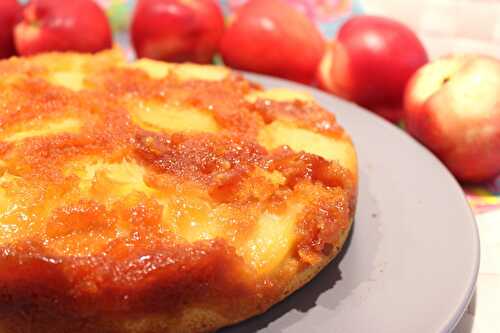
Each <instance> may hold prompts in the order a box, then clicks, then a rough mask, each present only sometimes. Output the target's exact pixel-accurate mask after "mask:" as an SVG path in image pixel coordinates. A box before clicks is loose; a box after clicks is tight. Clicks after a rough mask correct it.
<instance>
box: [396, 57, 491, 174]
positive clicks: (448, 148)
mask: <svg viewBox="0 0 500 333" xmlns="http://www.w3.org/2000/svg"><path fill="white" fill-rule="evenodd" d="M405 121H406V128H407V130H408V132H409V133H411V134H412V135H413V136H415V137H416V138H417V139H418V140H420V141H421V142H422V143H423V144H424V145H426V146H427V147H428V148H429V149H430V150H431V151H433V152H434V153H435V154H436V155H437V156H438V157H439V158H440V159H441V160H442V161H443V162H444V163H445V164H446V166H447V167H448V169H449V170H450V171H451V172H452V173H453V174H454V175H455V176H456V177H457V178H458V179H459V180H461V181H469V182H479V181H485V180H488V179H490V178H492V177H494V176H496V175H498V174H499V173H500V61H499V60H498V59H494V58H492V57H486V56H475V55H455V56H448V57H444V58H441V59H438V60H436V61H434V62H432V63H430V64H428V65H426V66H424V67H422V68H421V69H420V70H418V71H417V72H416V73H415V75H414V76H413V77H412V78H411V79H410V82H409V83H408V86H407V88H406V93H405Z"/></svg>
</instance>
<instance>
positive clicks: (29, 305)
mask: <svg viewBox="0 0 500 333" xmlns="http://www.w3.org/2000/svg"><path fill="white" fill-rule="evenodd" d="M13 66H14V69H13ZM16 66H17V67H16ZM7 67H8V68H9V70H8V71H3V72H2V73H3V74H0V128H1V130H0V134H1V133H2V131H3V132H4V133H8V132H9V131H11V132H15V131H16V128H17V127H16V126H22V124H26V123H29V122H30V121H43V120H50V119H57V118H58V117H72V118H75V119H78V120H79V121H80V122H81V127H80V129H79V131H77V132H75V133H59V134H54V135H50V136H42V137H31V138H26V139H24V140H22V142H18V141H13V142H12V141H1V140H0V160H3V165H0V175H2V174H7V173H8V174H10V175H13V176H14V177H17V178H18V180H17V183H16V184H17V185H18V186H16V187H15V188H9V187H8V186H7V185H0V186H2V187H3V190H4V191H5V192H6V193H7V194H8V195H9V196H10V197H12V198H14V199H15V200H20V203H19V206H20V207H21V208H20V210H19V212H18V214H17V215H15V216H13V217H12V219H14V220H15V223H18V225H20V223H21V222H22V223H25V224H30V225H31V226H32V227H33V228H36V232H24V231H20V233H13V235H12V237H11V239H6V240H4V241H3V242H2V245H1V246H0V267H1V269H0V310H1V311H0V312H1V313H10V312H12V311H14V312H16V311H22V312H30V311H37V309H38V310H40V309H43V311H46V312H50V313H60V314H61V316H62V315H64V316H72V315H74V316H78V317H83V318H84V317H98V316H101V315H112V316H130V315H140V314H141V313H154V312H165V311H176V309H179V308H180V307H181V306H182V305H183V304H188V303H190V302H199V301H200V300H207V302H210V304H209V305H210V306H211V307H212V308H215V309H219V310H220V311H221V312H224V311H231V309H232V308H234V307H235V306H238V304H240V305H241V304H242V302H241V299H245V300H246V301H245V304H251V306H250V307H253V308H257V309H261V310H263V309H265V308H266V307H268V306H269V305H270V304H272V303H273V302H275V301H276V300H277V299H278V298H279V297H281V294H282V290H281V289H280V288H282V287H283V285H284V284H285V282H286V281H288V280H289V279H290V274H293V273H294V272H295V271H293V270H292V273H290V272H287V270H286V269H282V270H280V271H279V272H273V274H267V275H264V276H259V277H258V278H257V277H256V276H257V275H256V274H255V271H254V268H252V267H250V266H249V265H248V264H246V263H245V261H244V260H243V258H242V257H241V256H239V255H238V254H237V251H236V249H235V245H234V244H235V243H234V242H232V241H231V240H228V239H225V238H223V237H217V238H215V239H207V240H198V241H194V242H188V241H186V240H184V239H182V237H180V236H179V235H177V234H176V233H175V232H172V230H170V229H169V228H168V226H165V223H163V222H162V212H163V206H162V204H161V202H160V201H158V200H156V199H155V197H154V196H153V197H148V196H146V195H144V194H137V193H135V194H129V195H126V196H124V197H123V198H121V199H119V200H116V201H114V202H113V203H112V204H109V203H105V202H104V201H102V200H98V199H94V198H93V197H92V195H90V196H85V195H84V194H81V193H79V190H78V189H77V188H78V182H79V177H78V176H76V175H75V174H74V173H71V172H70V173H68V172H67V170H68V167H70V166H71V165H72V164H71V163H72V162H73V161H77V162H78V161H87V159H89V160H93V159H96V158H99V159H103V160H105V161H107V162H109V163H113V162H115V161H117V162H119V161H122V160H124V159H126V160H128V161H133V162H134V163H137V164H139V165H140V166H142V167H144V168H145V169H146V172H147V173H146V175H145V177H144V181H145V183H146V185H147V186H148V187H149V188H150V189H152V190H154V191H159V192H158V193H160V192H161V191H167V192H168V191H170V190H171V189H172V186H175V184H185V185H186V187H187V188H190V189H194V190H195V191H196V193H204V194H203V195H205V194H208V198H209V200H211V202H212V203H213V204H214V205H218V204H225V205H230V206H231V207H232V209H233V210H232V213H233V214H236V215H235V216H234V220H235V221H240V223H241V226H240V230H239V233H238V234H237V236H235V237H236V238H235V239H239V240H241V239H244V234H245V232H246V231H248V230H251V228H252V226H253V224H254V223H253V222H252V217H251V216H249V217H248V220H247V223H245V222H244V221H245V216H246V215H247V214H249V213H248V211H249V210H248V209H249V207H250V206H252V207H257V205H256V203H259V205H260V206H258V207H260V208H259V212H261V211H262V210H263V209H266V210H268V211H274V212H278V213H279V212H280V210H283V209H284V205H285V203H286V201H287V200H288V198H289V197H290V196H292V195H293V193H295V192H300V191H303V192H304V193H311V195H315V198H314V200H313V202H311V204H310V205H308V206H307V207H306V208H305V209H304V210H303V211H302V212H301V213H300V215H299V220H298V222H297V227H296V234H297V236H298V237H297V241H296V245H295V249H296V250H295V251H294V253H292V256H293V258H294V259H295V260H296V262H297V263H298V265H299V266H298V267H299V268H298V269H299V271H300V270H301V269H302V268H300V267H307V265H310V264H311V263H314V262H315V260H318V258H321V256H325V255H328V254H329V253H330V252H331V251H332V247H334V246H335V242H336V240H337V239H338V237H339V235H340V233H342V232H344V231H345V230H346V228H347V226H348V223H349V219H350V218H351V214H352V211H353V208H354V207H353V205H354V201H355V198H354V197H355V185H354V184H355V181H354V177H353V175H352V174H350V173H349V171H348V170H346V169H344V168H342V167H341V166H340V165H338V164H337V163H335V162H330V161H327V160H325V159H323V158H321V157H319V156H316V155H312V154H308V153H304V152H294V151H292V150H291V149H290V148H288V147H286V146H283V147H280V148H278V149H276V150H274V151H268V150H266V149H265V148H264V147H262V146H260V145H259V144H258V143H257V140H256V137H257V132H258V130H259V129H260V128H262V127H263V126H264V125H265V124H268V123H270V122H272V121H274V120H276V119H286V120H291V121H294V122H295V123H297V124H299V126H301V127H303V128H307V129H310V130H313V131H316V132H319V133H322V134H325V135H328V136H331V137H336V138H343V139H344V140H348V139H347V136H346V134H345V133H344V132H343V130H342V129H341V128H340V127H339V126H338V125H337V123H336V121H335V118H334V116H333V115H331V114H330V113H328V112H326V111H324V110H323V109H321V108H320V107H319V106H317V105H315V104H313V103H307V102H299V101H296V102H273V101H270V100H258V101H257V102H255V103H250V102H248V101H246V100H245V98H244V96H245V94H248V93H249V92H250V91H252V90H256V89H257V90H258V89H260V88H259V87H258V86H256V85H255V84H253V83H250V82H248V81H246V80H244V79H243V78H242V77H240V76H237V75H231V76H229V77H228V78H227V79H225V80H223V81H220V82H208V81H207V82H204V81H196V80H192V81H181V80H177V79H176V77H175V75H169V76H167V77H166V78H165V79H163V80H153V79H150V78H149V77H148V76H147V75H146V74H144V73H143V72H141V71H139V70H134V69H125V68H112V69H106V70H102V71H101V72H100V74H99V75H89V76H87V77H86V78H85V89H83V90H81V91H72V90H70V89H67V88H64V87H60V86H55V85H52V84H50V83H48V82H47V81H46V80H45V79H44V78H43V75H44V74H43V70H35V69H36V68H35V69H34V68H31V67H29V66H28V65H27V64H26V63H24V62H22V61H21V62H19V61H18V62H16V63H13V64H10V66H7V65H6V63H2V64H1V65H0V69H1V68H4V69H5V68H7ZM16 69H17V71H16ZM13 72H15V73H20V74H19V77H16V78H15V79H12V80H11V81H7V80H5V78H4V79H3V80H2V77H1V76H2V75H4V76H5V75H7V74H9V73H13ZM5 73H7V74H5ZM40 73H41V74H40ZM141 100H148V101H156V102H158V103H173V102H175V103H180V104H181V105H188V106H192V107H195V108H197V109H201V110H206V111H207V112H210V113H211V114H212V115H213V117H214V119H215V121H216V122H217V125H218V126H219V127H220V131H219V132H217V133H212V134H210V133H188V132H178V133H167V132H159V131H151V130H147V129H143V128H141V127H139V126H138V125H137V124H135V123H134V122H133V121H132V120H131V116H130V114H129V112H128V111H127V109H128V108H129V107H130V105H133V104H134V103H137V102H138V101H141ZM256 169H259V170H264V171H266V172H278V173H279V174H281V175H282V176H283V177H284V182H283V183H282V184H279V185H276V184H274V185H271V184H270V183H266V182H262V184H260V183H259V182H258V181H256V178H255V179H254V178H252V177H255V176H254V174H255V170H256ZM91 191H92V190H91ZM96 191H97V190H96ZM96 193H97V192H96ZM91 194H92V192H91ZM94 194H95V193H94ZM98 194H99V193H97V194H95V195H96V196H97V197H98ZM250 215H251V214H250ZM20 216H21V217H23V219H24V221H21V220H20ZM14 220H9V221H10V222H12V221H14ZM249 221H250V222H249ZM251 222H252V223H251ZM4 223H5V221H4ZM37 226H38V227H37ZM27 228H28V227H27ZM29 228H31V227H29ZM29 228H28V229H29ZM118 229H120V230H126V232H125V233H123V231H121V233H120V232H118V231H117V230H118ZM23 230H24V229H23ZM242 235H243V236H242ZM238 237H239V238H238ZM280 281H285V282H280ZM214 300H217V301H214ZM248 311H251V310H250V309H249V310H248Z"/></svg>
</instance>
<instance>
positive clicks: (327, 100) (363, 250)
mask: <svg viewBox="0 0 500 333" xmlns="http://www.w3.org/2000/svg"><path fill="white" fill-rule="evenodd" d="M245 76H246V77H247V78H249V79H250V80H253V81H255V82H258V83H260V84H262V85H263V86H265V87H267V88H270V87H288V88H291V89H298V90H302V91H304V90H305V91H308V92H310V93H312V94H313V95H314V96H315V98H316V99H317V101H319V103H320V104H321V105H322V106H323V107H324V108H326V109H327V110H330V111H332V112H334V113H335V114H336V116H337V119H338V121H339V123H340V124H341V125H342V126H344V128H345V129H346V130H347V131H348V132H349V133H350V134H351V136H352V138H353V141H354V144H355V145H356V149H357V152H358V157H359V168H360V187H359V197H358V208H357V211H356V219H355V223H354V229H353V232H352V234H351V237H350V239H349V240H348V242H347V243H346V246H345V248H344V250H343V252H342V253H341V254H340V255H339V256H338V257H337V258H336V260H335V261H334V262H332V263H331V264H330V265H328V266H327V267H326V268H325V269H324V270H323V271H322V272H321V273H320V274H319V275H318V276H317V277H316V278H315V279H314V280H313V281H311V282H310V283H309V284H308V285H306V286H305V287H303V288H302V289H300V290H299V291H297V292H295V293H294V294H293V295H291V296H289V297H288V298H287V299H285V300H284V301H283V302H281V303H280V304H277V305H275V306H274V307H272V308H271V309H270V310H269V311H267V312H266V313H265V314H263V315H261V316H258V317H255V318H252V319H250V320H247V321H245V322H243V323H241V324H239V325H236V326H233V327H231V328H228V329H225V330H223V332H225V333H230V332H231V333H232V332H234V333H236V332H239V333H240V332H256V331H258V332H273V333H274V332H289V333H292V332H297V333H299V332H300V333H302V332H308V333H311V332H342V333H349V332H356V333H358V332H359V333H362V332H380V333H391V332H394V333H403V332H405V333H410V332H415V333H426V332H450V331H451V330H452V329H453V328H454V327H455V325H456V324H457V322H458V320H459V319H460V317H461V316H462V314H463V313H464V311H465V309H466V307H467V305H468V303H469V301H470V299H471V296H472V294H473V290H474V285H475V282H476V277H477V272H478V266H479V238H478V232H477V229H476V224H475V221H474V217H473V215H472V213H471V211H470V209H469V206H468V204H467V202H466V200H465V198H464V195H463V192H462V190H461V188H460V187H459V185H458V184H457V182H456V181H455V180H454V178H453V177H452V176H451V175H450V173H449V172H448V171H447V170H446V169H445V168H444V167H443V165H442V164H441V162H439V160H437V159H436V158H435V157H434V156H433V155H432V154H431V153H429V152H428V151H427V150H426V149H425V148H424V147H422V146H421V145H420V144H419V143H417V142H416V141H415V140H413V139H412V138H411V137H410V136H409V135H407V134H406V133H405V132H403V131H402V130H400V129H398V128H397V127H395V126H393V125H391V124H389V123H387V122H385V121H384V120H382V119H381V118H379V117H377V116H375V115H372V114H371V113H369V112H367V111H365V110H363V109H361V108H359V107H357V106H355V105H353V104H351V103H348V102H345V101H343V100H340V99H337V98H335V97H332V96H330V95H327V94H325V93H322V92H320V91H318V90H316V89H313V88H310V87H306V86H302V85H299V84H295V83H291V82H288V81H284V80H278V79H273V78H269V77H265V76H259V75H254V74H245Z"/></svg>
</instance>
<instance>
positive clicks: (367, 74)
mask: <svg viewBox="0 0 500 333" xmlns="http://www.w3.org/2000/svg"><path fill="white" fill-rule="evenodd" d="M427 61H428V58H427V53H426V51H425V49H424V46H423V45H422V43H421V42H420V41H419V39H418V37H417V36H416V35H415V33H414V32H413V31H411V30H410V29H409V28H408V27H406V26H405V25H404V24H402V23H400V22H398V21H395V20H392V19H388V18H383V17H377V16H368V15H361V16H355V17H353V18H351V19H349V20H348V21H347V22H346V23H345V24H344V25H342V27H341V28H340V30H339V32H338V34H337V37H336V39H335V40H334V41H333V42H332V43H331V45H330V46H329V48H328V50H327V52H326V53H325V56H324V57H323V60H322V64H321V65H320V67H319V72H318V81H319V82H320V86H321V87H322V88H324V89H325V90H327V91H329V92H332V93H334V94H335V95H338V96H340V97H343V98H346V99H348V100H351V101H353V102H355V103H357V104H359V105H361V106H363V107H365V108H367V109H369V110H371V111H374V112H375V113H377V114H379V115H381V116H382V117H384V118H386V119H388V120H390V121H393V122H397V121H399V120H400V119H401V117H402V111H403V110H402V104H403V92H404V88H405V86H406V82H407V81H408V79H409V78H410V76H411V75H412V74H413V73H414V72H415V71H416V70H417V69H418V68H419V67H421V66H422V65H424V64H425V63H426V62H427Z"/></svg>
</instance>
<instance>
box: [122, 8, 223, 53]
mask: <svg viewBox="0 0 500 333" xmlns="http://www.w3.org/2000/svg"><path fill="white" fill-rule="evenodd" d="M130 30H131V36H132V42H133V45H134V48H135V51H136V54H137V56H138V57H140V58H142V57H147V58H152V59H158V60H165V61H173V62H182V61H191V62H197V63H210V62H212V58H213V56H214V54H215V53H216V52H217V49H218V46H219V41H220V39H221V36H222V33H223V31H224V17H223V15H222V12H221V10H220V8H219V6H218V5H217V4H216V3H215V2H214V1H213V0H198V1H186V0H139V1H138V3H137V6H136V8H135V12H134V15H133V19H132V25H131V29H130Z"/></svg>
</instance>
